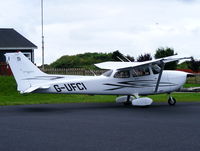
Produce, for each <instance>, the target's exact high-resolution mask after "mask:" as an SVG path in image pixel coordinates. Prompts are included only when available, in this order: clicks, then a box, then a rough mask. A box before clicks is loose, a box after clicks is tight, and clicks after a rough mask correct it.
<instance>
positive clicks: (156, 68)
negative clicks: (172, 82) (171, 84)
mask: <svg viewBox="0 0 200 151" xmlns="http://www.w3.org/2000/svg"><path fill="white" fill-rule="evenodd" d="M160 70H161V69H160V67H159V66H158V65H157V64H155V65H153V66H152V71H153V74H158V73H159V72H160Z"/></svg>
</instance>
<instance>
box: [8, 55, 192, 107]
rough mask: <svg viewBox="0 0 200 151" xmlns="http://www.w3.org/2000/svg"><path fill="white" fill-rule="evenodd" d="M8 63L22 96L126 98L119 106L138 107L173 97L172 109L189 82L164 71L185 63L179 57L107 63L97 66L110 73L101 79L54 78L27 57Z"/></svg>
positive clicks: (181, 75)
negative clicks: (177, 94)
mask: <svg viewBox="0 0 200 151" xmlns="http://www.w3.org/2000/svg"><path fill="white" fill-rule="evenodd" d="M5 56H6V59H7V62H8V64H9V66H10V68H11V70H12V73H13V75H14V77H15V80H16V82H17V90H18V91H20V93H66V94H95V95H123V96H120V97H117V98H116V102H118V103H124V104H132V105H136V106H148V105H151V103H152V102H153V100H152V99H151V98H148V97H139V96H146V95H150V94H161V93H167V94H169V99H168V103H169V105H175V104H176V99H175V98H173V97H172V96H171V95H170V94H171V93H172V92H174V91H177V90H178V89H180V88H181V87H182V86H183V84H184V83H185V82H186V78H187V73H185V72H181V71H171V70H164V66H165V64H166V63H168V62H173V61H178V60H181V59H189V58H178V57H176V56H171V57H166V58H161V59H156V60H151V61H145V62H103V63H98V64H95V65H96V66H97V67H99V68H101V69H107V70H108V71H107V72H105V73H103V74H102V75H100V76H72V75H50V74H46V73H44V72H42V71H41V70H40V69H38V68H37V67H36V66H35V65H34V64H33V63H32V62H31V61H30V60H29V59H28V58H26V57H25V56H24V55H23V53H21V52H16V53H6V54H5Z"/></svg>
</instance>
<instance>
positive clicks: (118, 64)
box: [95, 56, 191, 70]
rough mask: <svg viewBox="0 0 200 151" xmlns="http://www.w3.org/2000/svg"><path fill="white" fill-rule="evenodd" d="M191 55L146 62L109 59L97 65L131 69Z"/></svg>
mask: <svg viewBox="0 0 200 151" xmlns="http://www.w3.org/2000/svg"><path fill="white" fill-rule="evenodd" d="M190 58H191V57H175V56H170V57H165V58H160V59H155V60H150V61H144V62H116V61H115V62H114V61H108V62H102V63H97V64H95V66H97V67H98V68H100V69H107V70H108V69H109V70H113V69H115V70H116V69H117V70H124V69H131V68H135V67H142V66H146V65H150V64H166V63H168V62H173V61H179V60H182V59H190Z"/></svg>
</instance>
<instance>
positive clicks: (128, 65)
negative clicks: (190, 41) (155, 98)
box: [95, 56, 191, 93]
mask: <svg viewBox="0 0 200 151" xmlns="http://www.w3.org/2000/svg"><path fill="white" fill-rule="evenodd" d="M182 59H191V57H177V56H169V57H165V58H160V59H155V60H151V61H144V62H102V63H98V64H95V66H97V67H99V68H101V69H109V70H131V69H134V68H139V67H141V68H142V67H144V66H149V65H154V64H158V65H159V66H160V72H159V75H158V79H157V83H156V87H155V91H154V92H155V93H156V92H157V91H158V87H159V84H160V80H161V76H162V73H163V69H164V66H165V64H166V63H169V62H174V61H179V60H182Z"/></svg>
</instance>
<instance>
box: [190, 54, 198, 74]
mask: <svg viewBox="0 0 200 151" xmlns="http://www.w3.org/2000/svg"><path fill="white" fill-rule="evenodd" d="M187 66H188V68H189V69H191V70H192V71H194V72H198V71H199V70H200V60H195V59H194V58H193V57H192V58H191V61H187Z"/></svg>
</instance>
